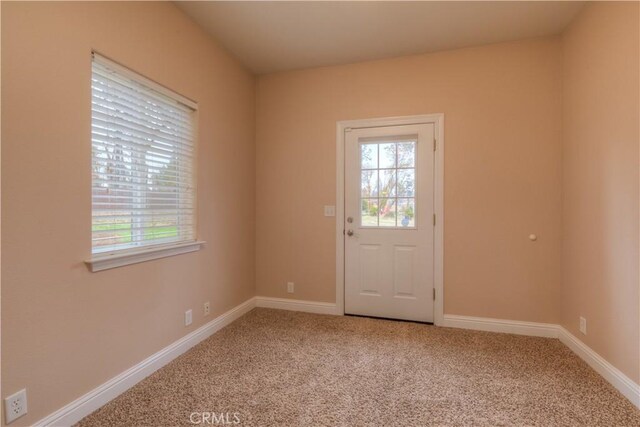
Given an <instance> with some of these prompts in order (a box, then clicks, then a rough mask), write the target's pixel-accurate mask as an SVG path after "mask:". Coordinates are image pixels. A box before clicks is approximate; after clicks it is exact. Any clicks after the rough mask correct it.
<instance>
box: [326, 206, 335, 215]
mask: <svg viewBox="0 0 640 427" xmlns="http://www.w3.org/2000/svg"><path fill="white" fill-rule="evenodd" d="M324 216H336V207H335V206H333V205H327V206H325V207H324Z"/></svg>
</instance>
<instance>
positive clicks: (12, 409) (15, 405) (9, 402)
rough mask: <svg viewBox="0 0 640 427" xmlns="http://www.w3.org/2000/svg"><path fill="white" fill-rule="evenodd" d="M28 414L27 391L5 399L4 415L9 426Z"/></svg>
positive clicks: (24, 390)
mask: <svg viewBox="0 0 640 427" xmlns="http://www.w3.org/2000/svg"><path fill="white" fill-rule="evenodd" d="M26 413H27V390H26V389H24V388H23V389H22V390H20V391H19V392H17V393H14V394H12V395H11V396H9V397H7V398H5V399H4V415H5V421H6V423H7V424H9V423H10V422H13V421H14V420H16V419H18V418H20V417H21V416H23V415H25V414H26Z"/></svg>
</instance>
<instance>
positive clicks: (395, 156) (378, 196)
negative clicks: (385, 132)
mask: <svg viewBox="0 0 640 427" xmlns="http://www.w3.org/2000/svg"><path fill="white" fill-rule="evenodd" d="M415 157H416V140H415V139H414V140H398V141H377V142H366V143H361V144H360V168H361V173H360V189H361V191H360V200H361V203H360V204H361V209H360V225H361V226H362V227H399V228H403V227H415V211H416V206H415V175H416V171H415Z"/></svg>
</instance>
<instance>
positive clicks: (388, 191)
mask: <svg viewBox="0 0 640 427" xmlns="http://www.w3.org/2000/svg"><path fill="white" fill-rule="evenodd" d="M378 188H379V194H380V197H393V196H395V195H396V171H395V170H394V169H382V170H381V171H380V187H378Z"/></svg>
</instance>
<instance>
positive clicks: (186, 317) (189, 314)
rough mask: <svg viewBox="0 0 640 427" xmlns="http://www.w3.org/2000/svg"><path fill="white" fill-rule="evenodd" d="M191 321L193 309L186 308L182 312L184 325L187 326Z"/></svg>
mask: <svg viewBox="0 0 640 427" xmlns="http://www.w3.org/2000/svg"><path fill="white" fill-rule="evenodd" d="M192 322H193V311H191V310H187V311H185V312H184V326H189V325H190V324H191V323H192Z"/></svg>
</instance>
